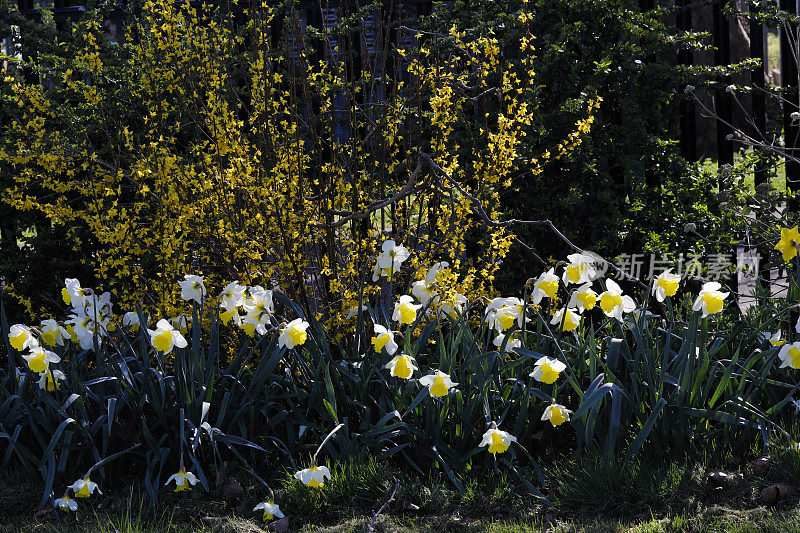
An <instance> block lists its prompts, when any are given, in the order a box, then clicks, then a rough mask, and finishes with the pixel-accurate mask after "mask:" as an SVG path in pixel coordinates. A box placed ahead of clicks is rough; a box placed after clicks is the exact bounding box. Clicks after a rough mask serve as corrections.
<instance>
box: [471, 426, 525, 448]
mask: <svg viewBox="0 0 800 533" xmlns="http://www.w3.org/2000/svg"><path fill="white" fill-rule="evenodd" d="M516 441H517V437H515V436H514V435H512V434H511V433H508V432H506V431H501V430H499V429H497V424H496V423H495V422H492V425H491V427H490V428H489V429H488V430H487V431H486V433H484V434H483V440H481V443H480V444H478V448H483V447H484V446H488V447H489V448H488V450H487V451H488V452H489V453H491V454H492V455H497V454H498V453H505V452H506V451H507V450H508V448H509V446H511V443H512V442H516Z"/></svg>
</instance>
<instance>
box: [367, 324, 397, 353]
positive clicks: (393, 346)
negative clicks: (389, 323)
mask: <svg viewBox="0 0 800 533" xmlns="http://www.w3.org/2000/svg"><path fill="white" fill-rule="evenodd" d="M373 331H374V332H375V336H374V337H372V346H373V347H374V348H375V351H376V352H377V353H381V350H383V349H384V348H386V353H387V354H389V355H394V354H395V352H397V348H398V346H397V343H396V342H395V341H394V332H393V331H391V330H390V329H388V328H385V327H383V326H381V325H380V324H374V325H373Z"/></svg>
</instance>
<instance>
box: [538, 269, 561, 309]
mask: <svg viewBox="0 0 800 533" xmlns="http://www.w3.org/2000/svg"><path fill="white" fill-rule="evenodd" d="M557 293H558V276H556V274H555V269H553V268H551V269H550V270H548V271H547V272H542V273H541V275H539V278H538V279H537V280H536V283H534V285H533V293H531V301H532V302H533V303H534V305H539V304H540V303H541V302H542V299H543V298H544V297H545V296H547V297H548V298H551V299H552V298H555V297H556V294H557Z"/></svg>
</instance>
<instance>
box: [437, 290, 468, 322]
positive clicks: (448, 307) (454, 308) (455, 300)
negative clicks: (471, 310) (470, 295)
mask: <svg viewBox="0 0 800 533" xmlns="http://www.w3.org/2000/svg"><path fill="white" fill-rule="evenodd" d="M468 303H469V300H467V297H466V296H464V295H463V294H461V293H458V292H457V293H455V294H453V295H452V296H451V297H448V298H446V299H445V300H444V301H442V302H441V303H440V304H439V313H440V314H445V315H447V316H449V317H450V318H452V319H453V320H457V319H458V317H460V316H461V315H462V314H464V309H465V308H466V307H467V304H468Z"/></svg>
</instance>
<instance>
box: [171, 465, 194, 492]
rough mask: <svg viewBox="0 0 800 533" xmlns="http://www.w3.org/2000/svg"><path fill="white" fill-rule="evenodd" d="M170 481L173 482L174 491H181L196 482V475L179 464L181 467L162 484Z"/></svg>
mask: <svg viewBox="0 0 800 533" xmlns="http://www.w3.org/2000/svg"><path fill="white" fill-rule="evenodd" d="M172 481H174V482H175V489H174V492H182V491H184V490H188V489H190V488H191V487H193V486H195V485H196V484H197V476H195V475H194V474H192V473H191V472H187V471H186V470H185V469H184V468H183V466H182V465H181V469H180V470H178V472H176V473H174V474H172V475H171V476H170V477H169V479H168V480H167V482H166V483H164V485H169V484H170V483H171V482H172Z"/></svg>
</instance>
